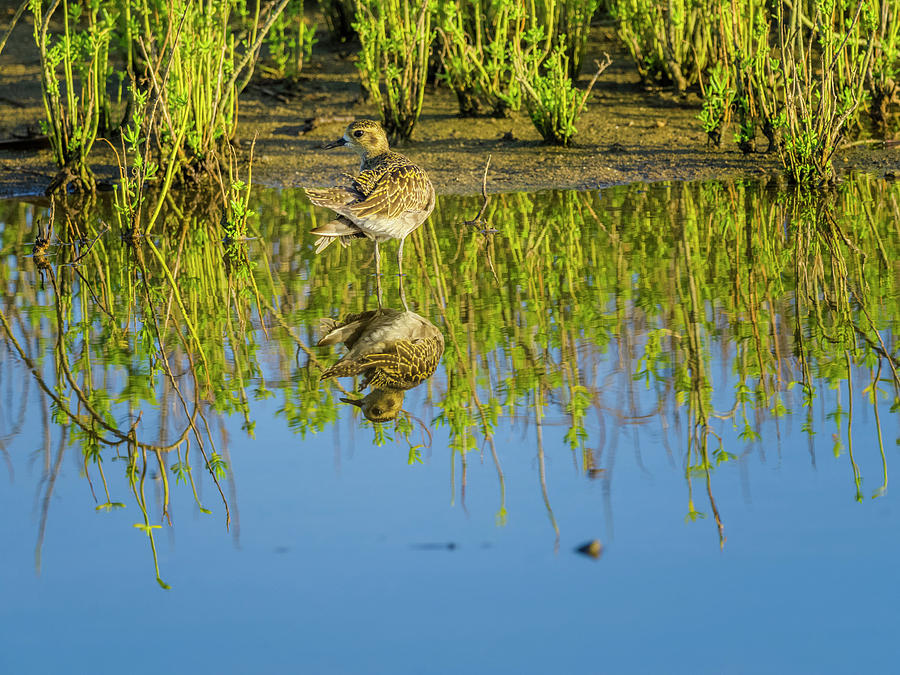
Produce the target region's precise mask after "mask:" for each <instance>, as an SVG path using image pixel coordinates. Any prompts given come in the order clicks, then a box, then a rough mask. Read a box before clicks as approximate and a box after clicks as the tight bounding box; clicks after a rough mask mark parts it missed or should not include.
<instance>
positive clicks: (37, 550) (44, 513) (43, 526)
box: [34, 427, 68, 574]
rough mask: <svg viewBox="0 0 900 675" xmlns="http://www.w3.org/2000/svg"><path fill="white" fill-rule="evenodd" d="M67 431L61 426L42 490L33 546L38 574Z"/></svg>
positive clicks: (66, 428)
mask: <svg viewBox="0 0 900 675" xmlns="http://www.w3.org/2000/svg"><path fill="white" fill-rule="evenodd" d="M67 431H68V427H63V428H62V433H61V434H60V435H59V448H58V449H57V451H56V462H55V463H54V464H53V469H52V470H51V471H50V475H49V476H47V490H46V492H44V499H43V501H42V503H41V522H40V525H38V536H37V543H36V544H35V547H34V566H35V569H36V571H37V573H38V574H40V573H41V549H42V548H43V546H44V532H46V531H47V518H48V517H49V515H50V497H51V496H52V495H53V486H54V485H56V478H57V476H59V468H60V466H61V465H62V458H63V454H65V450H66V436H67V435H68V434H67V433H66V432H67Z"/></svg>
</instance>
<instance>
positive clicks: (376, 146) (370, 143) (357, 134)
mask: <svg viewBox="0 0 900 675" xmlns="http://www.w3.org/2000/svg"><path fill="white" fill-rule="evenodd" d="M342 145H346V146H349V147H351V148H353V149H354V150H355V151H356V152H357V153H358V154H359V155H360V156H361V157H366V156H369V157H376V156H378V155H380V154H382V153H385V152H387V151H388V150H389V149H390V148H389V146H388V140H387V135H385V133H384V129H382V128H381V125H380V124H379V123H378V122H375V121H374V120H356V121H355V122H351V123H350V125H349V126H348V127H347V130H346V131H345V132H344V135H343V136H341V137H340V138H339V139H337V140H336V141H332V142H331V143H328V144H326V145H325V149H326V150H328V149H330V148H337V147H340V146H342Z"/></svg>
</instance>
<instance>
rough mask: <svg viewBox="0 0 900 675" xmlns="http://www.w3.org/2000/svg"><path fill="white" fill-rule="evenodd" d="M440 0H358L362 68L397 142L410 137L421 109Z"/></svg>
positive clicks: (372, 94)
mask: <svg viewBox="0 0 900 675" xmlns="http://www.w3.org/2000/svg"><path fill="white" fill-rule="evenodd" d="M436 8H437V3H436V1H435V0H422V2H421V3H420V4H418V5H413V4H412V3H410V2H407V1H406V0H359V2H358V4H357V9H356V23H354V25H353V26H354V28H355V29H356V32H357V33H358V34H359V41H360V44H361V50H360V54H359V61H358V62H357V68H358V70H359V73H360V77H361V79H362V83H363V86H364V87H365V88H366V90H367V91H368V92H369V94H370V95H371V96H372V99H373V100H374V102H375V104H376V105H377V106H378V110H379V113H380V115H381V120H382V123H383V125H384V129H385V131H386V132H387V134H388V136H389V137H390V139H391V140H392V141H393V142H396V141H405V140H409V138H410V137H411V136H412V132H413V129H414V128H415V125H416V122H417V121H418V119H419V115H420V113H421V112H422V101H423V99H424V96H425V80H426V77H427V75H428V60H429V58H430V56H431V44H432V41H433V40H434V30H433V29H432V27H431V26H432V20H433V17H434V14H435V11H436Z"/></svg>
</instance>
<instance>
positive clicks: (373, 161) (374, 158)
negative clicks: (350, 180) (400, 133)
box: [359, 150, 391, 171]
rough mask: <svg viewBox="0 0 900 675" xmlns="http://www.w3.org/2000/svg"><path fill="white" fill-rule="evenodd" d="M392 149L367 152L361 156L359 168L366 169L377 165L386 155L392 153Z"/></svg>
mask: <svg viewBox="0 0 900 675" xmlns="http://www.w3.org/2000/svg"><path fill="white" fill-rule="evenodd" d="M390 152H391V151H390V150H377V151H375V152H367V153H365V154H364V155H362V156H361V157H360V158H359V170H360V171H366V170H367V169H371V168H372V167H374V166H377V165H378V164H379V163H380V162H381V161H382V160H383V159H384V158H385V157H387V156H388V155H389V154H390Z"/></svg>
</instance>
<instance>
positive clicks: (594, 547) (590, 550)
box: [575, 539, 603, 560]
mask: <svg viewBox="0 0 900 675" xmlns="http://www.w3.org/2000/svg"><path fill="white" fill-rule="evenodd" d="M575 551H576V552H577V553H583V554H584V555H589V556H590V557H592V558H593V559H594V560H597V559H598V558H599V557H600V556H601V555H603V544H601V543H600V540H599V539H593V540H591V541H589V542H588V543H586V544H582V545H581V546H579V547H578V548H576V549H575Z"/></svg>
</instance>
